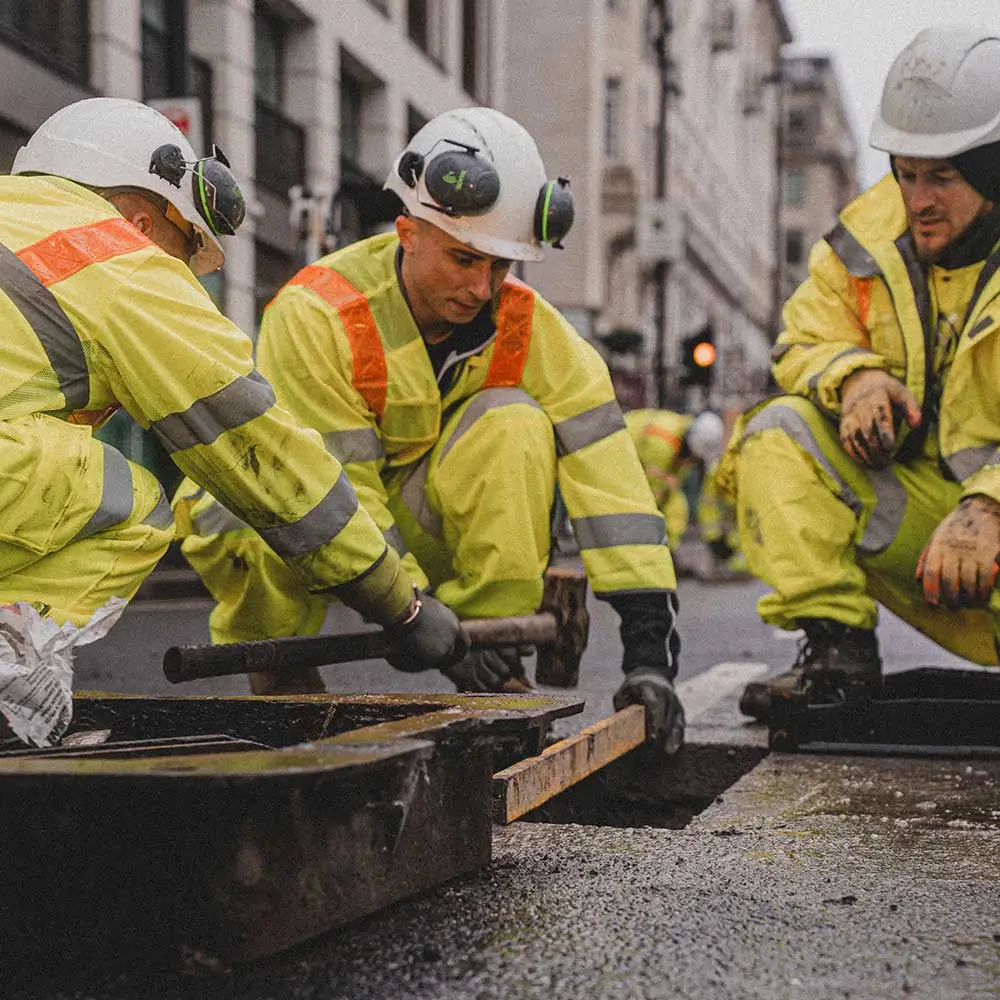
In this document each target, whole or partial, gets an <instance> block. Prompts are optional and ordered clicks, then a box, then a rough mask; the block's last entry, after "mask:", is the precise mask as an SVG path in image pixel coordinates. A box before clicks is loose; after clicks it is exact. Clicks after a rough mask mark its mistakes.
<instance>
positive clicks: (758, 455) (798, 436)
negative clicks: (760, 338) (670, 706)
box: [721, 27, 1000, 718]
mask: <svg viewBox="0 0 1000 1000" xmlns="http://www.w3.org/2000/svg"><path fill="white" fill-rule="evenodd" d="M928 95H933V100H931V99H929V97H928ZM871 144H872V146H874V147H875V148H876V149H882V150H885V151H886V152H888V153H889V163H890V167H891V173H890V174H889V175H887V176H886V177H884V178H883V179H882V180H881V181H879V182H878V183H877V184H876V185H875V186H874V187H873V188H871V189H870V190H868V191H867V192H865V193H864V194H862V195H861V196H860V197H859V198H858V199H857V200H855V201H854V202H853V203H852V204H850V205H849V206H848V207H847V208H846V209H844V211H843V212H842V213H841V215H840V221H839V224H838V225H837V226H836V227H835V228H834V229H833V231H832V232H831V233H830V234H829V235H828V236H827V237H826V238H825V239H824V240H822V241H821V242H820V243H818V244H817V245H816V247H814V249H813V251H812V254H811V256H810V261H809V270H810V274H809V277H808V278H807V279H806V281H805V282H804V283H803V284H802V285H801V286H800V287H799V288H798V289H797V290H796V291H795V293H794V294H793V295H792V297H791V298H790V299H789V301H788V303H787V304H786V306H785V309H784V325H785V329H784V332H783V333H782V334H781V336H780V337H779V338H778V342H777V345H776V347H775V350H774V368H773V371H774V377H775V379H776V380H777V382H778V383H779V385H781V386H782V387H783V389H784V390H785V391H786V392H787V393H788V395H785V396H780V397H777V398H775V399H772V400H770V401H768V402H766V403H765V404H764V405H761V406H759V407H757V408H756V409H755V410H752V411H750V412H749V413H748V414H746V415H745V416H744V417H743V418H742V425H741V427H739V428H737V431H736V434H735V435H734V440H733V442H732V444H731V448H730V451H729V452H728V453H727V455H726V457H725V459H724V469H723V470H722V473H721V475H722V476H723V477H725V478H726V481H727V482H728V484H729V486H730V487H731V488H733V489H735V493H736V499H737V504H738V512H739V524H740V539H741V542H742V544H743V548H744V552H745V553H746V557H747V561H748V563H749V566H750V569H751V570H752V571H753V573H755V574H756V575H757V576H759V577H760V578H761V579H762V580H764V581H765V582H766V583H768V584H769V585H770V586H771V587H772V588H773V593H771V594H768V595H766V596H765V597H763V598H762V599H761V601H760V603H759V610H760V614H761V616H762V618H763V619H764V621H766V622H769V623H771V624H774V625H777V626H779V627H781V628H786V629H794V628H800V629H802V630H803V631H804V633H805V642H804V644H803V648H802V649H801V651H800V655H799V658H798V660H797V661H796V663H795V665H794V666H793V667H792V669H791V671H789V672H788V673H785V674H783V675H780V676H779V677H778V678H775V679H773V680H771V681H765V682H763V683H760V684H754V685H751V686H750V687H748V688H747V690H746V692H745V693H744V696H743V700H742V703H741V707H742V709H743V711H744V712H745V713H746V714H748V715H751V716H755V717H757V718H767V717H768V715H769V712H770V708H771V705H772V702H773V697H774V696H775V695H780V694H781V693H782V691H786V690H788V689H796V690H806V691H809V692H811V693H812V694H814V695H815V696H816V698H817V699H822V700H830V699H837V698H841V697H844V696H850V695H851V694H852V693H857V694H865V693H872V692H877V691H878V690H879V687H880V683H881V657H880V654H879V649H878V644H877V642H876V634H875V626H876V622H877V617H878V611H877V608H878V605H879V604H882V605H884V606H886V607H888V608H889V609H891V610H892V611H893V612H895V613H896V614H897V615H899V616H900V617H901V618H903V619H904V620H905V621H907V622H909V623H910V624H911V625H913V626H914V627H915V628H917V629H919V630H920V631H921V632H923V633H924V634H925V635H927V636H929V637H930V638H931V639H933V640H934V641H935V642H937V643H938V644H939V645H941V646H943V647H944V648H945V649H948V650H950V651H951V652H953V653H955V654H957V655H959V656H962V657H965V658H966V659H969V660H972V661H974V662H976V663H980V664H986V665H995V664H996V663H997V644H996V637H997V635H998V627H1000V593H998V591H997V589H996V587H995V586H994V584H995V580H996V574H997V558H998V555H1000V211H998V205H1000V34H989V33H983V32H981V31H980V30H978V29H966V28H962V27H936V28H928V29H927V30H925V31H922V32H921V33H920V34H919V35H917V37H916V38H915V39H914V40H913V41H912V42H911V43H910V45H909V46H907V48H906V49H905V50H904V51H903V52H902V54H901V55H900V56H899V57H898V58H897V59H896V61H895V62H894V64H893V66H892V67H891V69H890V70H889V74H888V77H887V79H886V83H885V88H884V91H883V95H882V102H881V108H880V110H879V112H878V113H877V115H876V117H875V121H874V124H873V126H872V130H871Z"/></svg>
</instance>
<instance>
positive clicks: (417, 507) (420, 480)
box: [399, 455, 444, 541]
mask: <svg viewBox="0 0 1000 1000" xmlns="http://www.w3.org/2000/svg"><path fill="white" fill-rule="evenodd" d="M430 465H431V462H430V456H429V455H428V456H426V457H425V458H423V459H421V460H420V461H419V462H418V463H417V464H416V465H415V466H414V467H413V469H412V470H411V471H409V472H407V473H406V478H405V480H404V481H403V485H402V487H401V488H400V491H399V497H400V499H401V500H402V501H403V503H404V504H405V505H406V509H407V510H408V511H409V512H410V513H411V514H412V515H413V519H414V520H415V521H416V522H417V524H419V525H420V527H421V529H422V530H423V531H425V532H427V534H428V535H430V536H431V538H436V539H438V540H439V541H443V540H444V524H443V522H442V520H441V516H440V514H438V513H436V512H435V511H433V510H431V506H430V503H429V502H428V500H427V472H428V470H429V469H430Z"/></svg>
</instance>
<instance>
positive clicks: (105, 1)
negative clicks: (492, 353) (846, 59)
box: [0, 0, 856, 409]
mask: <svg viewBox="0 0 1000 1000" xmlns="http://www.w3.org/2000/svg"><path fill="white" fill-rule="evenodd" d="M525 25H530V30H525ZM790 40H791V35H790V32H789V29H788V25H787V23H786V21H785V18H784V14H783V12H782V8H781V5H780V0H685V2H683V3H681V2H677V0H574V3H572V4H567V3H566V2H565V0H336V3H331V2H329V0H22V2H11V3H5V4H0V71H2V73H3V76H2V79H3V80H4V86H3V88H2V90H0V167H2V168H7V167H9V163H10V161H11V160H12V158H13V155H14V152H15V151H16V149H17V148H18V146H20V145H21V143H23V142H24V140H25V139H26V138H27V136H28V135H29V134H30V133H31V131H32V130H33V129H34V128H35V127H36V126H37V125H38V124H39V123H40V122H41V121H42V120H43V119H44V118H45V117H47V115H49V114H51V113H52V112H53V111H55V110H56V109H57V108H59V107H61V106H62V105H64V104H66V103H69V102H70V101H73V100H76V99H79V98H81V97H87V96H93V95H97V94H105V95H112V96H122V97H130V98H135V99H139V100H145V101H149V102H150V103H154V104H157V105H158V106H159V107H161V109H163V110H164V111H166V112H167V113H168V114H170V115H171V117H173V118H174V120H176V121H178V122H179V123H181V124H182V126H183V127H184V128H185V130H186V131H187V132H188V133H189V136H190V138H191V140H192V142H193V144H194V146H195V148H196V149H197V150H198V151H199V152H205V153H207V152H209V150H210V144H211V143H212V142H215V143H217V144H218V145H219V146H220V148H222V149H223V150H224V151H225V153H226V155H227V156H228V158H229V160H230V161H231V162H232V164H233V166H234V169H235V170H236V173H237V175H238V176H239V177H240V179H241V183H243V185H244V188H245V193H246V195H247V201H248V205H249V213H248V220H247V222H246V223H245V225H244V226H243V228H242V229H241V231H240V234H239V235H238V236H237V237H236V238H235V239H232V240H230V241H229V245H228V258H227V263H226V267H225V268H224V270H223V271H222V272H221V273H220V274H218V275H215V276H211V277H210V278H209V279H208V280H207V281H206V284H207V285H208V287H209V290H210V291H211V292H212V294H213V296H214V297H215V298H216V301H217V302H218V303H219V304H220V306H222V308H224V309H225V311H226V312H227V313H228V314H229V315H230V316H231V317H232V318H233V319H234V320H235V321H236V322H237V323H239V325H240V326H241V327H242V328H243V329H245V330H246V331H247V332H249V333H253V331H254V330H255V328H256V325H257V323H258V321H259V316H260V313H261V310H262V309H263V306H264V305H265V303H266V302H267V301H268V300H269V299H270V297H271V296H272V295H273V293H274V291H275V290H276V289H277V288H278V287H279V286H280V285H281V284H282V283H283V282H284V281H285V280H287V278H288V277H290V275H291V274H292V273H294V271H295V270H296V269H297V268H298V267H299V266H301V264H302V263H304V262H306V261H308V260H311V259H313V258H315V256H317V255H318V254H319V253H321V252H323V250H325V249H326V248H328V247H332V246H336V245H343V244H345V243H348V242H350V241H352V240H354V239H357V238H358V237H360V236H363V235H366V234H369V233H371V232H375V231H378V230H379V229H380V228H384V227H385V226H387V225H390V224H391V222H392V219H393V218H394V215H395V210H396V202H395V201H394V197H393V196H391V195H387V194H386V193H384V192H383V191H382V190H381V186H382V181H383V180H384V178H385V175H386V173H387V171H388V170H389V168H390V165H391V161H392V158H393V156H394V155H395V154H396V153H397V152H398V150H399V149H400V148H401V147H402V146H403V144H404V143H405V142H406V140H407V139H408V138H409V136H410V135H412V133H413V132H414V131H416V130H417V129H418V128H419V127H420V125H422V124H423V122H425V121H426V120H427V119H428V118H430V117H432V116H433V115H435V114H437V113H439V112H440V111H443V110H445V109H447V108H451V107H456V106H461V105H469V104H475V103H483V104H491V105H493V106H496V107H499V108H501V109H502V110H505V111H507V112H508V113H510V114H512V115H513V116H514V117H516V118H518V119H519V120H520V121H522V122H523V123H524V124H525V125H526V126H527V127H528V129H529V130H530V131H531V132H532V134H533V135H534V136H535V137H536V139H537V141H538V144H539V148H540V150H541V152H542V156H543V158H544V160H545V162H546V165H547V168H548V170H549V173H550V175H551V176H557V175H568V176H569V177H570V180H571V183H572V188H573V192H574V195H575V199H576V205H577V221H576V225H575V226H574V229H573V231H572V233H571V234H570V237H569V239H568V240H567V241H566V243H567V246H566V249H565V250H563V251H557V250H554V251H552V252H550V253H549V254H548V255H547V258H546V260H545V261H544V262H543V263H541V264H537V265H536V264H531V265H526V266H524V267H523V268H519V270H521V271H522V273H523V276H524V277H525V278H527V280H529V281H530V282H531V283H532V284H534V285H536V287H538V289H539V290H540V291H541V292H542V294H544V295H545V296H546V297H547V298H548V299H549V300H550V301H552V302H553V303H554V304H555V305H556V306H557V307H559V308H560V309H562V310H563V311H564V312H565V313H566V315H567V316H568V317H569V318H570V319H571V321H572V322H573V323H574V324H575V325H576V327H577V328H578V329H579V331H580V332H581V333H582V334H583V335H584V336H586V337H587V338H588V339H590V340H592V341H593V342H594V343H596V344H597V345H598V346H599V347H600V349H601V350H602V351H603V352H604V353H605V356H606V357H607V358H608V361H609V364H610V366H611V368H612V371H613V373H614V374H615V377H616V382H617V384H618V386H619V391H620V394H621V396H622V400H623V402H624V403H625V404H626V405H627V406H633V405H657V404H660V405H667V406H671V407H674V408H679V409H697V408H699V407H701V406H704V405H713V406H715V407H717V408H725V409H732V408H736V407H739V406H742V405H745V404H746V403H748V402H750V401H752V400H753V399H755V398H756V397H757V396H759V395H760V394H761V392H763V391H764V388H765V386H766V382H767V372H768V350H769V347H770V343H771V342H772V340H773V338H774V336H775V333H776V326H777V318H776V317H777V311H776V310H777V303H778V299H779V296H778V294H776V290H778V291H780V292H781V294H784V292H785V290H786V289H787V287H788V285H789V283H793V282H794V281H795V280H796V274H797V272H795V270H794V268H795V267H798V264H797V263H793V261H792V260H790V259H789V251H790V249H791V250H794V243H795V240H796V239H800V240H801V242H802V244H803V245H804V246H805V247H806V248H808V245H809V244H810V242H811V241H812V239H813V238H815V237H816V236H818V235H822V232H824V231H825V229H826V228H828V222H829V219H830V217H831V213H832V212H833V210H834V208H835V207H836V204H838V203H842V201H843V200H846V197H847V196H848V192H849V191H850V190H852V184H854V185H856V180H855V179H854V174H853V169H854V168H853V163H852V155H853V154H852V152H851V150H852V149H853V147H850V148H849V146H848V139H849V130H848V129H847V128H846V125H845V120H844V115H843V109H842V107H841V105H840V103H839V98H838V95H837V90H836V82H835V79H834V76H833V73H832V70H831V69H830V67H829V64H828V63H824V61H823V60H819V61H817V60H812V61H805V62H803V61H800V60H786V61H784V62H782V60H781V58H780V49H781V47H782V45H784V44H785V43H786V42H789V41H790ZM782 80H784V81H785V84H784V88H783V91H782V88H779V87H778V86H777V85H776V84H778V83H779V82H780V81H782ZM794 81H799V82H794ZM782 94H783V96H782ZM782 101H784V106H783V104H782ZM802 121H805V122H806V123H807V126H806V127H805V128H802V127H800V125H801V122H802ZM779 133H780V134H781V136H782V138H783V139H784V144H783V146H782V147H781V149H780V150H779V145H778V140H779ZM814 133H815V134H814ZM817 137H818V138H819V139H820V140H821V141H814V140H816V139H817ZM779 159H780V165H781V170H779ZM796 172H798V175H799V176H800V178H801V181H797V180H796V179H795V178H796V176H797V174H796ZM779 176H781V177H783V178H784V187H783V192H784V195H785V198H784V203H783V204H782V203H780V201H779V197H778V193H779V192H778V187H779V185H778V178H779ZM796 184H800V187H801V189H802V190H803V191H804V192H805V194H804V195H803V197H804V199H805V200H804V201H803V202H802V203H795V204H793V203H791V202H790V201H789V197H790V194H792V193H794V190H795V185H796ZM779 210H780V211H779ZM779 226H780V227H782V228H781V229H780V230H779ZM795 233H799V234H800V235H799V236H798V237H797V236H795ZM779 247H780V249H781V251H782V252H780V253H779ZM793 256H794V254H793ZM779 270H780V274H779ZM692 337H695V339H697V338H698V337H701V338H702V339H705V338H708V339H709V340H710V341H711V342H712V344H713V346H714V348H715V356H716V361H715V364H714V365H712V366H711V371H710V372H708V373H707V376H708V377H707V378H706V379H703V380H701V382H700V384H696V385H694V386H687V387H686V386H685V385H684V384H683V383H684V381H685V380H684V379H683V378H681V375H682V373H683V371H684V368H683V365H682V362H683V360H684V358H683V352H684V350H685V344H686V343H688V342H690V340H691V339H692Z"/></svg>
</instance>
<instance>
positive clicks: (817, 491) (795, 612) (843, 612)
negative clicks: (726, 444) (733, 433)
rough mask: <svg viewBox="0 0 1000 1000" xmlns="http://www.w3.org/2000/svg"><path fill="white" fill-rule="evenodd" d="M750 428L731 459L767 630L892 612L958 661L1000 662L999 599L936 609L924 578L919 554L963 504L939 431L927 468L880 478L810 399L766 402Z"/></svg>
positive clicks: (923, 460)
mask: <svg viewBox="0 0 1000 1000" xmlns="http://www.w3.org/2000/svg"><path fill="white" fill-rule="evenodd" d="M741 424H742V433H740V432H739V431H738V432H737V433H738V437H737V438H736V439H735V442H734V444H733V445H732V446H731V450H730V454H729V455H728V456H727V460H729V461H734V462H735V472H736V484H737V497H736V499H737V509H738V518H739V533H740V540H741V542H742V545H743V550H744V552H745V554H746V558H747V562H748V564H749V567H750V570H751V572H753V574H754V575H755V576H757V577H759V578H760V579H761V580H763V581H764V582H765V583H767V584H768V585H769V586H770V587H772V588H773V593H770V594H767V595H765V596H764V597H762V598H761V599H760V602H759V603H758V610H759V612H760V615H761V618H763V620H764V621H765V622H768V623H771V624H774V625H777V626H778V627H780V628H795V627H796V622H797V620H798V619H801V618H829V619H834V620H836V621H839V622H843V623H845V624H847V625H853V626H856V627H859V628H873V627H874V626H875V624H876V621H877V617H878V610H877V604H883V605H885V607H887V608H889V609H890V610H891V611H893V612H895V614H897V615H899V617H900V618H902V619H904V620H905V621H907V622H909V624H911V625H913V626H914V627H915V628H917V629H919V630H920V631H921V632H923V633H924V634H925V635H926V636H928V637H929V638H931V639H933V640H934V641H935V642H936V643H938V644H939V645H940V646H943V647H944V648H945V649H947V650H949V651H950V652H952V653H955V654H956V655H958V656H962V657H964V658H966V659H968V660H972V661H974V662H976V663H980V664H989V665H994V664H996V663H997V650H996V646H995V644H994V636H995V635H997V634H998V626H1000V594H998V591H997V590H994V591H993V594H992V597H991V600H990V605H989V608H977V609H965V610H962V611H957V612H956V611H949V610H947V609H945V608H939V609H934V608H931V607H930V606H929V605H927V604H926V603H925V601H924V599H923V596H922V592H921V589H920V587H919V586H918V584H917V582H916V579H915V574H916V568H917V561H918V559H919V558H920V553H921V552H922V551H923V548H924V546H925V545H926V544H927V542H928V540H929V539H930V536H931V534H932V533H933V532H934V529H935V528H936V527H937V526H938V525H939V524H940V523H941V521H942V520H944V518H945V517H946V516H947V515H948V514H949V513H951V511H952V510H954V509H955V507H956V505H957V504H958V501H959V498H960V495H961V486H960V485H959V484H958V483H954V482H950V481H948V480H946V479H945V478H944V477H943V476H942V474H941V472H940V469H939V467H938V462H937V457H936V452H935V450H936V447H937V445H936V441H935V440H934V432H933V430H932V431H931V433H930V434H929V435H928V442H929V443H928V444H927V445H926V446H925V448H924V453H923V454H922V455H920V456H919V457H918V458H916V459H914V460H912V461H909V462H907V463H906V464H903V463H900V462H893V463H892V464H891V465H890V467H889V468H887V469H881V470H875V469H868V468H865V467H863V466H861V465H858V464H857V463H856V462H854V461H853V460H852V459H851V458H850V457H849V456H848V455H847V453H846V452H845V451H844V450H843V448H841V446H840V440H839V437H838V433H837V428H836V426H835V425H834V424H833V423H832V422H831V421H830V420H829V419H827V418H826V417H824V416H823V415H822V414H821V413H820V411H819V410H818V409H817V408H816V407H815V406H813V404H812V403H810V402H809V401H808V400H806V399H803V398H801V397H798V396H780V397H777V398H776V399H773V400H769V401H768V402H766V403H765V404H763V405H761V406H760V407H758V408H756V409H755V410H751V411H750V412H749V413H748V414H746V415H745V416H744V417H743V420H742V422H741Z"/></svg>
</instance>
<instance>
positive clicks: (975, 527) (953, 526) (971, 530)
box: [917, 494, 1000, 611]
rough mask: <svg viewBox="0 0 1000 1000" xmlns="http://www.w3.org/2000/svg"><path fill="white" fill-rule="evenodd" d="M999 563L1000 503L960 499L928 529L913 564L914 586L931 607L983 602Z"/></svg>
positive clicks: (983, 498) (987, 499) (977, 497)
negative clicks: (925, 538) (916, 560)
mask: <svg viewBox="0 0 1000 1000" xmlns="http://www.w3.org/2000/svg"><path fill="white" fill-rule="evenodd" d="M998 558H1000V503H997V501H996V500H994V499H993V498H992V497H988V496H983V495H981V494H976V495H975V496H971V497H966V498H965V499H964V500H962V501H961V503H959V505H958V506H957V507H956V508H955V509H954V510H953V511H952V512H951V513H950V514H949V515H948V516H947V517H946V518H945V519H944V520H943V521H942V522H941V523H940V524H939V525H938V526H937V528H935V529H934V534H933V535H931V537H930V541H929V542H928V543H927V544H926V545H925V546H924V550H923V552H921V553H920V559H919V561H918V562H917V583H919V584H920V586H921V587H922V588H923V591H924V600H925V601H926V602H927V603H928V604H929V605H930V606H931V607H932V608H937V607H939V606H940V604H941V601H942V600H943V601H944V604H945V607H947V608H949V609H950V610H952V611H957V610H958V609H959V608H966V607H972V606H974V605H976V604H978V605H980V606H982V605H984V604H986V603H988V601H989V599H990V591H991V590H992V589H993V584H994V582H995V581H996V578H997V559H998Z"/></svg>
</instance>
